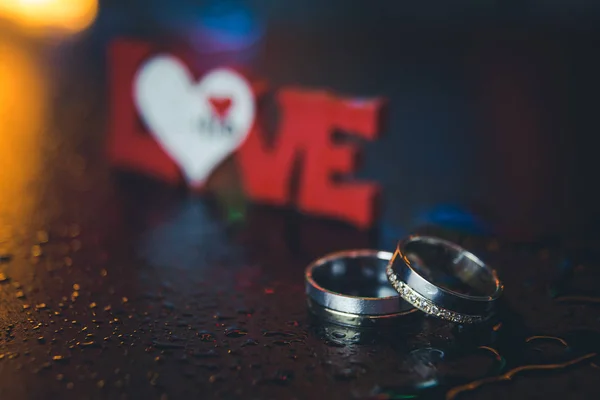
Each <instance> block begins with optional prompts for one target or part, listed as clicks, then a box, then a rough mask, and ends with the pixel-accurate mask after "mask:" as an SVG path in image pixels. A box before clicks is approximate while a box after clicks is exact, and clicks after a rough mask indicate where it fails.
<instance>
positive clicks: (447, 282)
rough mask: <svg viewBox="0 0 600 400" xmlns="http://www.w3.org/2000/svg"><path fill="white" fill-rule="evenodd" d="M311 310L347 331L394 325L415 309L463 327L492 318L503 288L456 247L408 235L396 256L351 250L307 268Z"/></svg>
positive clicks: (481, 264)
mask: <svg viewBox="0 0 600 400" xmlns="http://www.w3.org/2000/svg"><path fill="white" fill-rule="evenodd" d="M305 279H306V293H307V295H308V304H309V308H310V310H311V311H312V312H313V313H314V314H315V315H317V316H319V317H322V318H325V319H327V320H329V321H332V322H335V323H339V324H342V325H349V326H375V325H378V324H380V323H386V322H394V321H397V320H398V318H401V317H404V316H407V315H409V314H413V313H414V312H416V311H417V310H421V311H423V312H424V313H426V314H428V315H431V316H433V317H437V318H441V319H444V320H448V321H452V322H455V323H459V324H473V323H478V322H484V321H486V320H488V319H489V318H490V317H491V316H493V315H494V312H495V309H496V305H497V301H498V299H499V298H500V296H501V294H502V291H503V285H502V282H500V280H499V279H498V276H497V274H496V271H495V270H494V269H493V268H491V267H490V266H488V265H487V264H485V263H484V262H483V261H481V260H480V259H479V258H478V257H476V256H475V255H474V254H473V253H471V252H469V251H467V250H465V249H463V248H462V247H460V246H458V245H457V244H455V243H452V242H450V241H447V240H444V239H440V238H437V237H432V236H410V237H408V238H406V239H404V240H401V241H400V242H399V243H398V247H397V248H396V251H395V252H394V253H390V252H386V251H377V250H348V251H342V252H338V253H333V254H329V255H327V256H325V257H323V258H320V259H318V260H316V261H314V262H312V263H311V264H310V265H309V266H308V267H307V269H306V273H305Z"/></svg>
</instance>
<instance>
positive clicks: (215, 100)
mask: <svg viewBox="0 0 600 400" xmlns="http://www.w3.org/2000/svg"><path fill="white" fill-rule="evenodd" d="M208 101H209V102H210V104H211V105H212V108H213V110H214V112H215V114H217V117H219V119H225V117H227V113H228V112H229V109H230V108H231V104H232V103H233V101H232V100H231V98H229V97H209V99H208Z"/></svg>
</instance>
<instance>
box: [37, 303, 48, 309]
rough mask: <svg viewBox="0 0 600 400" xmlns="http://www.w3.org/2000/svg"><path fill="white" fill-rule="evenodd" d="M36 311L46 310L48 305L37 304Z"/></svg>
mask: <svg viewBox="0 0 600 400" xmlns="http://www.w3.org/2000/svg"><path fill="white" fill-rule="evenodd" d="M35 309H36V310H45V309H46V303H40V304H36V305H35Z"/></svg>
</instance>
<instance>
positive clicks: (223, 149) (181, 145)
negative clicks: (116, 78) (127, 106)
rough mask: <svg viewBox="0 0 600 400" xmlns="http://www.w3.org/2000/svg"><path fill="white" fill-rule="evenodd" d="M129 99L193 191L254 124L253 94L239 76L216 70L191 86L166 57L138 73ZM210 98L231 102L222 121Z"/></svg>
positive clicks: (184, 72) (177, 63)
mask: <svg viewBox="0 0 600 400" xmlns="http://www.w3.org/2000/svg"><path fill="white" fill-rule="evenodd" d="M133 95H134V99H135V101H136V104H137V107H138V110H139V112H140V114H141V116H142V118H143V120H144V122H145V123H146V125H147V126H148V128H149V130H150V132H151V133H152V134H153V135H154V137H155V138H156V140H157V141H158V142H159V143H160V145H161V146H162V147H163V149H164V150H165V151H166V152H167V153H168V154H169V155H170V156H171V157H172V158H173V159H174V160H175V161H176V162H177V163H178V164H179V166H180V167H181V169H182V170H183V173H184V174H185V177H186V179H187V181H188V182H189V184H190V185H192V186H200V185H202V184H203V183H204V182H205V181H206V179H208V177H209V176H210V173H211V172H212V171H213V170H214V169H215V168H216V167H217V166H218V165H219V164H220V163H221V162H222V161H223V160H224V159H225V158H226V157H227V156H229V155H230V154H231V153H232V152H233V151H235V150H236V149H237V148H238V147H239V146H240V145H241V144H242V143H243V142H244V140H245V139H246V137H247V136H248V133H250V129H251V128H252V124H253V122H254V113H255V104H254V95H253V93H252V89H251V88H250V85H249V84H248V82H247V81H246V80H245V79H244V78H243V77H242V76H241V75H239V74H237V73H236V72H234V71H232V70H230V69H226V68H217V69H214V70H211V71H209V72H208V73H207V74H206V75H204V77H203V78H202V79H201V80H200V81H199V82H197V83H195V82H194V79H193V76H192V75H191V73H190V72H189V70H188V69H187V68H186V66H185V65H184V64H183V63H182V62H181V61H179V60H178V59H177V58H175V57H173V56H169V55H159V56H156V57H154V58H152V59H150V60H148V61H147V62H146V63H145V64H144V65H143V66H142V67H141V68H140V69H139V70H138V72H137V75H136V78H135V82H134V94H133ZM211 99H213V101H215V103H216V102H217V100H218V99H220V100H221V103H222V104H227V103H229V106H228V107H227V106H226V107H225V108H226V109H227V113H226V114H225V115H224V116H223V117H221V118H220V117H219V113H218V112H216V110H217V107H215V106H214V105H213V104H211ZM227 99H229V100H230V101H227Z"/></svg>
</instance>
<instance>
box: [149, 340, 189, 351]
mask: <svg viewBox="0 0 600 400" xmlns="http://www.w3.org/2000/svg"><path fill="white" fill-rule="evenodd" d="M153 345H154V347H156V348H157V349H183V348H185V344H182V343H172V342H157V341H155V342H154V343H153Z"/></svg>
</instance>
